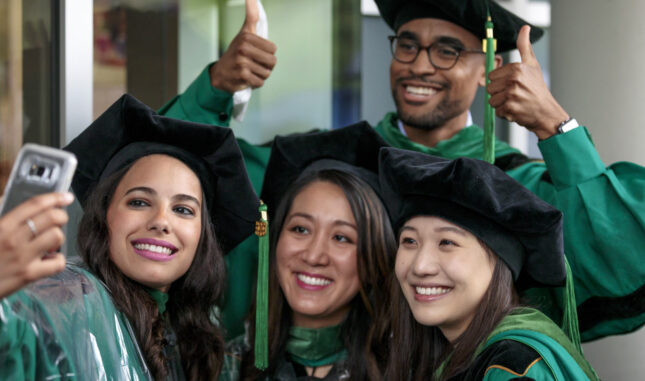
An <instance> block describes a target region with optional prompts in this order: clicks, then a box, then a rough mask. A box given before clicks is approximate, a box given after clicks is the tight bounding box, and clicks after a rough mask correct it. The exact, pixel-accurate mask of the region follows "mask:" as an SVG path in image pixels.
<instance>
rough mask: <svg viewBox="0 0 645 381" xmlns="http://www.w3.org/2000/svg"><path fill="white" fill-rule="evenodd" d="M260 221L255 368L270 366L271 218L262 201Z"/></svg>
mask: <svg viewBox="0 0 645 381" xmlns="http://www.w3.org/2000/svg"><path fill="white" fill-rule="evenodd" d="M258 210H259V211H260V220H259V221H257V222H256V223H255V234H256V235H257V236H258V288H257V293H256V309H255V367H256V368H258V369H260V370H265V369H266V368H267V367H268V366H269V327H268V326H269V323H268V319H269V218H268V217H267V206H266V205H265V204H264V203H263V202H262V201H260V207H259V208H258Z"/></svg>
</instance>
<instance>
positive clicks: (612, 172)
mask: <svg viewBox="0 0 645 381" xmlns="http://www.w3.org/2000/svg"><path fill="white" fill-rule="evenodd" d="M231 111H232V95H231V94H229V93H226V92H223V91H220V90H217V89H215V88H213V87H212V86H211V85H210V78H209V76H208V67H207V68H206V69H204V71H203V72H202V73H201V74H200V76H199V77H197V79H196V80H195V81H194V82H193V83H192V84H191V85H190V87H189V88H188V89H187V90H186V91H185V92H184V93H183V94H182V95H179V96H177V97H175V98H174V99H172V100H171V101H170V102H169V103H168V104H166V105H165V106H164V107H163V108H162V109H161V110H160V112H161V113H162V114H165V115H167V116H170V117H174V118H179V119H185V120H191V121H195V122H202V123H210V124H214V125H219V126H228V123H229V121H230V115H231ZM375 128H376V130H377V131H378V132H379V133H380V134H381V136H383V138H384V139H385V140H386V141H387V142H388V143H390V144H391V145H393V146H394V147H398V148H404V149H410V150H414V151H419V152H425V153H428V154H431V155H436V156H441V157H445V158H449V159H453V158H457V157H462V156H466V157H472V158H481V157H482V152H483V147H482V136H483V132H482V130H481V128H479V127H477V126H474V125H473V126H468V127H466V128H464V129H462V130H461V131H460V132H458V133H457V134H455V135H454V136H453V137H451V138H450V139H447V140H444V141H441V142H439V143H438V144H437V145H436V146H435V147H426V146H423V145H421V144H417V143H415V142H412V141H410V140H409V139H408V138H407V137H406V136H404V135H403V134H402V133H401V132H400V131H399V129H398V127H397V116H396V114H395V113H388V114H387V115H386V116H385V118H384V119H383V120H382V121H381V122H380V123H379V124H378V125H377V126H376V127H375ZM238 143H239V144H240V148H241V149H242V153H243V154H244V158H245V163H246V168H247V171H248V173H249V177H250V178H251V182H252V183H253V186H254V188H255V190H256V192H258V194H259V192H260V190H261V187H262V181H263V179H264V169H265V168H266V165H267V162H268V159H269V155H270V148H269V147H266V146H264V147H263V146H254V145H251V144H249V143H248V142H246V141H244V140H241V139H238ZM495 145H496V149H495V154H496V165H498V166H500V167H501V168H503V169H504V170H505V171H506V172H507V173H508V174H509V175H510V176H511V177H513V178H515V179H516V180H517V181H519V182H520V183H522V184H523V185H524V186H526V187H527V188H528V189H530V190H531V191H533V192H534V193H535V194H537V195H538V196H539V197H541V198H542V199H544V200H545V201H547V202H549V203H551V204H552V205H554V206H555V207H557V208H559V209H560V210H562V211H563V213H564V240H565V252H566V255H567V258H568V260H569V263H570V265H571V269H572V271H573V275H574V280H575V287H576V288H575V292H576V300H577V303H578V317H579V319H580V330H581V334H582V339H583V341H589V340H593V339H597V338H601V337H604V336H607V335H613V334H620V333H628V332H632V331H634V330H636V329H637V328H639V327H640V326H642V325H643V324H644V323H645V287H644V285H643V280H644V279H645V265H644V264H643V263H644V262H643V261H642V253H643V251H644V250H645V168H643V167H641V166H639V165H636V164H633V163H627V162H618V163H615V164H612V165H610V166H609V167H605V165H604V163H603V162H602V160H601V159H600V157H599V155H598V152H597V151H596V149H595V148H594V145H593V142H592V141H591V137H590V135H589V133H588V132H587V130H586V128H584V127H581V128H576V129H574V130H572V131H569V132H567V133H565V134H561V135H556V136H553V137H551V138H549V139H546V140H544V141H541V142H539V143H538V147H539V149H540V150H541V152H542V155H543V157H544V161H538V160H529V159H528V158H526V157H525V156H523V155H521V153H520V152H519V151H517V150H516V149H514V148H512V147H510V146H509V145H508V144H506V143H504V142H501V141H499V140H498V141H496V143H495ZM256 248H257V240H256V239H255V237H250V238H249V239H247V240H246V241H244V242H243V243H242V244H240V245H239V246H238V247H237V248H236V249H235V250H234V251H233V252H232V253H230V254H229V255H228V256H227V258H226V260H227V264H228V269H229V273H230V276H229V288H228V290H229V291H228V295H227V297H226V300H225V302H224V305H223V306H222V307H223V309H222V323H223V325H224V326H225V327H226V328H227V329H228V331H229V333H228V335H227V336H228V337H229V338H232V337H235V336H237V335H239V334H241V333H242V332H243V323H242V322H243V320H244V317H245V314H246V312H247V311H248V306H249V305H250V302H251V297H252V295H253V290H252V285H253V284H252V283H253V281H252V280H253V279H255V275H254V273H255V271H256V262H257V259H256V256H257V255H256V252H257V249H256ZM537 293H539V291H536V294H535V300H537V301H538V302H539V303H540V305H541V307H543V308H544V310H545V311H546V312H547V313H548V314H549V316H550V317H552V318H556V317H557V316H561V315H560V313H559V311H557V307H556V306H557V304H554V303H553V302H551V301H552V300H553V298H552V297H550V296H546V297H545V296H544V295H537ZM547 304H548V305H547Z"/></svg>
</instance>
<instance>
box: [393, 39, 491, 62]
mask: <svg viewBox="0 0 645 381" xmlns="http://www.w3.org/2000/svg"><path fill="white" fill-rule="evenodd" d="M388 40H390V48H391V50H392V57H394V59H395V60H397V61H399V62H401V63H412V62H414V60H416V59H417V57H418V56H419V52H420V51H421V50H426V52H427V53H428V58H429V59H430V63H431V64H432V66H434V67H435V68H437V69H443V70H448V69H451V68H452V67H453V66H455V64H456V63H457V60H458V59H459V56H460V55H461V54H463V53H479V54H484V51H482V50H474V49H464V48H459V47H456V46H454V45H450V44H446V43H443V42H435V43H432V44H430V45H428V46H421V45H420V44H419V43H418V42H417V41H415V40H413V39H410V38H405V37H399V36H389V37H388Z"/></svg>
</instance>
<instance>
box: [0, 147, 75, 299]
mask: <svg viewBox="0 0 645 381" xmlns="http://www.w3.org/2000/svg"><path fill="white" fill-rule="evenodd" d="M57 151H60V150H56V149H53V148H49V147H38V146H34V145H26V146H25V147H23V149H22V150H21V151H20V153H19V155H18V159H17V160H16V163H15V165H14V167H13V170H12V172H11V176H10V178H9V182H8V185H7V188H6V189H5V194H4V197H3V198H2V199H1V200H0V298H3V297H5V296H8V295H10V294H11V293H13V292H15V291H17V290H19V289H20V288H22V287H23V286H25V285H26V284H27V283H29V282H32V281H35V280H37V279H40V278H44V277H47V276H50V275H53V274H55V273H57V272H60V271H62V270H63V269H64V268H65V257H64V255H63V254H61V253H57V252H56V251H57V250H58V248H59V247H60V246H61V245H62V243H63V241H64V239H65V235H64V233H63V226H64V225H65V223H67V220H68V216H67V212H66V211H65V210H64V207H65V206H67V205H69V204H70V203H71V202H72V201H73V199H74V198H73V196H72V194H71V193H68V192H65V193H60V192H62V191H66V190H67V189H68V188H69V183H70V182H71V177H72V175H73V173H74V169H75V166H76V159H75V158H74V156H73V155H72V154H69V153H67V152H64V151H61V152H57ZM70 156H71V158H70ZM52 191H54V192H52Z"/></svg>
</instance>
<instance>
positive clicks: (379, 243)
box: [240, 170, 396, 380]
mask: <svg viewBox="0 0 645 381" xmlns="http://www.w3.org/2000/svg"><path fill="white" fill-rule="evenodd" d="M316 181H322V182H328V183H331V184H334V185H337V186H338V187H340V188H341V189H342V190H343V192H344V193H345V196H346V197H347V201H348V202H349V205H350V207H351V210H352V213H353V215H354V218H355V220H356V226H357V228H358V242H357V250H356V252H357V256H356V257H357V261H358V263H357V265H358V266H357V268H358V277H359V279H360V289H359V292H358V294H357V295H356V297H354V299H353V300H352V301H351V302H350V305H351V308H350V311H349V313H348V316H347V318H346V319H345V321H344V322H343V324H342V329H341V337H342V338H343V340H344V344H345V348H346V349H347V359H346V364H347V367H348V368H347V370H348V371H349V373H350V375H351V379H352V380H381V379H382V378H383V372H384V370H385V369H384V368H385V367H384V364H386V356H387V355H388V353H389V341H390V337H389V334H390V327H389V314H388V311H387V308H388V305H387V304H388V303H387V299H388V289H387V284H386V281H385V280H386V279H387V276H388V274H389V273H390V272H391V271H392V270H391V269H392V268H393V263H394V262H393V257H394V256H393V254H394V253H395V251H396V241H395V238H394V233H393V232H392V228H391V225H390V222H389V220H388V216H387V212H386V211H385V208H384V207H383V204H382V203H381V201H380V199H379V198H378V196H377V195H376V193H375V192H374V190H373V189H372V188H371V187H370V186H369V185H367V183H365V182H364V181H363V180H361V179H360V178H358V177H356V176H354V175H351V174H348V173H346V172H341V171H338V170H320V171H313V172H311V173H308V174H305V175H303V176H302V177H301V178H299V179H298V180H297V181H296V182H294V183H293V184H292V185H291V187H290V188H289V189H288V190H287V192H286V193H285V195H284V197H283V198H282V200H281V202H280V204H279V206H278V208H277V209H276V213H275V217H274V218H273V221H271V223H272V225H271V232H270V238H271V245H270V246H271V247H270V260H269V368H268V369H266V370H265V371H264V372H260V371H258V370H257V369H256V368H255V367H254V365H253V362H254V356H253V350H252V349H251V352H250V353H246V354H245V355H244V356H243V357H242V363H241V369H240V371H241V372H240V376H241V377H240V379H242V380H254V379H257V378H262V377H264V376H266V375H269V376H270V375H272V374H273V373H274V372H275V370H276V369H275V366H276V360H277V359H278V358H280V357H281V356H284V355H285V348H286V344H287V340H288V338H289V328H290V327H291V325H292V310H291V308H290V307H289V304H288V303H287V302H286V299H285V296H284V293H283V292H282V289H281V288H280V284H279V282H278V276H277V268H276V247H277V244H278V239H279V237H280V233H281V231H282V227H283V225H284V221H285V219H286V217H287V214H288V213H289V210H290V209H291V204H292V203H293V200H294V199H295V198H296V196H297V195H298V194H300V192H301V191H302V190H303V189H304V188H305V187H306V186H308V185H309V184H311V183H313V182H316ZM254 338H255V313H254V311H252V312H251V318H250V328H249V340H250V342H251V343H253V340H254Z"/></svg>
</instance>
